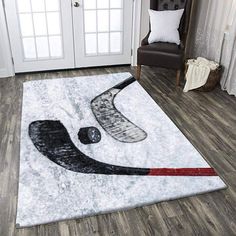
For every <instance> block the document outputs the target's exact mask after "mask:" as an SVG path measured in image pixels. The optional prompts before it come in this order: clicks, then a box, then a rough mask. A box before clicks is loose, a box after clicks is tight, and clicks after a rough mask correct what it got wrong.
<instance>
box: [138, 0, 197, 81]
mask: <svg viewBox="0 0 236 236" xmlns="http://www.w3.org/2000/svg"><path fill="white" fill-rule="evenodd" d="M192 2H193V0H150V9H153V10H156V11H164V10H177V9H185V11H184V14H183V16H182V19H181V22H180V26H179V34H180V40H181V44H180V45H177V44H174V43H163V42H158V43H151V44H148V37H149V34H150V31H149V33H148V34H147V36H146V37H145V38H144V39H143V40H142V43H141V47H139V48H138V60H137V64H138V66H137V79H140V74H141V66H142V65H147V66H157V67H164V68H170V69H176V70H177V75H176V84H177V86H179V84H180V74H181V69H182V68H183V62H184V59H185V48H186V47H185V46H186V39H187V35H188V29H189V21H190V15H191V11H192Z"/></svg>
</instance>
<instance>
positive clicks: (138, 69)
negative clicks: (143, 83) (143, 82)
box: [136, 65, 142, 80]
mask: <svg viewBox="0 0 236 236" xmlns="http://www.w3.org/2000/svg"><path fill="white" fill-rule="evenodd" d="M141 67H142V66H141V65H137V71H136V79H137V80H140V75H141Z"/></svg>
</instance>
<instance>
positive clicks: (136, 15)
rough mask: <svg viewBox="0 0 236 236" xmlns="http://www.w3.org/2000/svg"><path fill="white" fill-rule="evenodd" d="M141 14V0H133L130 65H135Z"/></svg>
mask: <svg viewBox="0 0 236 236" xmlns="http://www.w3.org/2000/svg"><path fill="white" fill-rule="evenodd" d="M145 1H146V0H145ZM141 15H142V0H134V5H133V32H132V52H133V53H132V57H131V65H132V66H136V65H137V50H138V48H139V46H140V37H141Z"/></svg>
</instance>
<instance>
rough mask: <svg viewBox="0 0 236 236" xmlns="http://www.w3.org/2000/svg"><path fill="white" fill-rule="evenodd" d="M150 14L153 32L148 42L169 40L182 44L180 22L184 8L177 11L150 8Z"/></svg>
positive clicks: (169, 41)
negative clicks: (179, 29)
mask: <svg viewBox="0 0 236 236" xmlns="http://www.w3.org/2000/svg"><path fill="white" fill-rule="evenodd" d="M148 12H149V15H150V23H151V33H150V36H149V38H148V43H155V42H168V43H176V44H177V45H179V44H180V37H179V31H178V28H179V24H180V20H181V17H182V15H183V13H184V9H180V10H176V11H154V10H148Z"/></svg>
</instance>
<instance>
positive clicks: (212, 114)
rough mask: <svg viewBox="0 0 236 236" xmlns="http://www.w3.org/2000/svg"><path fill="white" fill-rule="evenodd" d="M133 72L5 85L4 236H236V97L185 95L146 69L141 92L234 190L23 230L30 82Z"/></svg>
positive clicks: (162, 73) (1, 94)
mask: <svg viewBox="0 0 236 236" xmlns="http://www.w3.org/2000/svg"><path fill="white" fill-rule="evenodd" d="M126 71H130V72H131V73H133V72H134V71H133V69H132V68H131V69H130V68H129V67H110V68H100V69H86V70H71V71H63V72H53V73H38V74H28V75H18V76H16V77H15V78H8V79H0V236H8V235H14V236H15V235H17V236H34V235H40V236H46V235H47V236H68V235H82V236H84V235H101V236H105V235H121V236H123V235H129V236H132V235H134V236H139V235H142V236H143V235H181V236H183V235H188V236H189V235H206V236H208V235H225V236H228V235H236V98H235V97H232V96H229V95H227V93H226V92H223V91H221V90H220V89H219V88H217V89H216V90H215V91H213V92H210V93H198V92H189V93H183V92H182V87H183V81H182V86H181V87H180V88H176V87H175V72H174V71H167V70H163V69H151V68H148V67H146V68H144V69H143V72H142V77H141V81H140V83H141V85H142V86H143V87H144V88H145V89H146V90H147V91H148V93H149V94H150V95H151V96H152V97H153V99H154V100H155V101H156V102H157V104H159V106H160V107H161V108H162V109H163V110H164V111H165V112H166V114H167V115H168V116H169V117H170V118H171V119H172V120H173V121H174V123H175V124H176V125H177V126H178V127H179V129H180V130H181V131H182V132H183V133H184V134H185V135H186V136H187V138H188V139H189V140H190V141H191V142H192V143H193V144H194V145H195V147H196V148H197V149H198V150H199V151H200V152H201V153H202V154H203V155H204V156H205V157H206V159H207V161H208V162H209V163H210V164H211V166H213V167H214V168H215V169H216V170H217V172H218V173H219V175H220V176H221V177H222V178H223V179H224V181H225V182H226V184H227V185H228V189H227V190H221V191H217V192H213V193H209V194H204V195H199V196H195V197H189V198H184V199H180V200H174V201H169V202H162V203H159V204H155V205H151V206H146V207H141V208H137V209H133V210H128V211H121V212H116V213H112V214H106V215H99V216H96V217H89V218H84V219H78V220H70V221H64V222H59V223H53V224H49V225H41V226H37V227H32V228H26V229H20V230H19V229H18V230H17V229H15V217H16V203H17V184H18V171H19V170H18V169H19V149H20V147H19V142H20V140H19V136H20V120H21V102H22V83H23V82H24V81H29V80H38V79H48V78H58V77H74V76H81V75H97V74H105V73H113V72H126ZM180 148H181V147H180ZM32 207H33V206H32Z"/></svg>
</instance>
